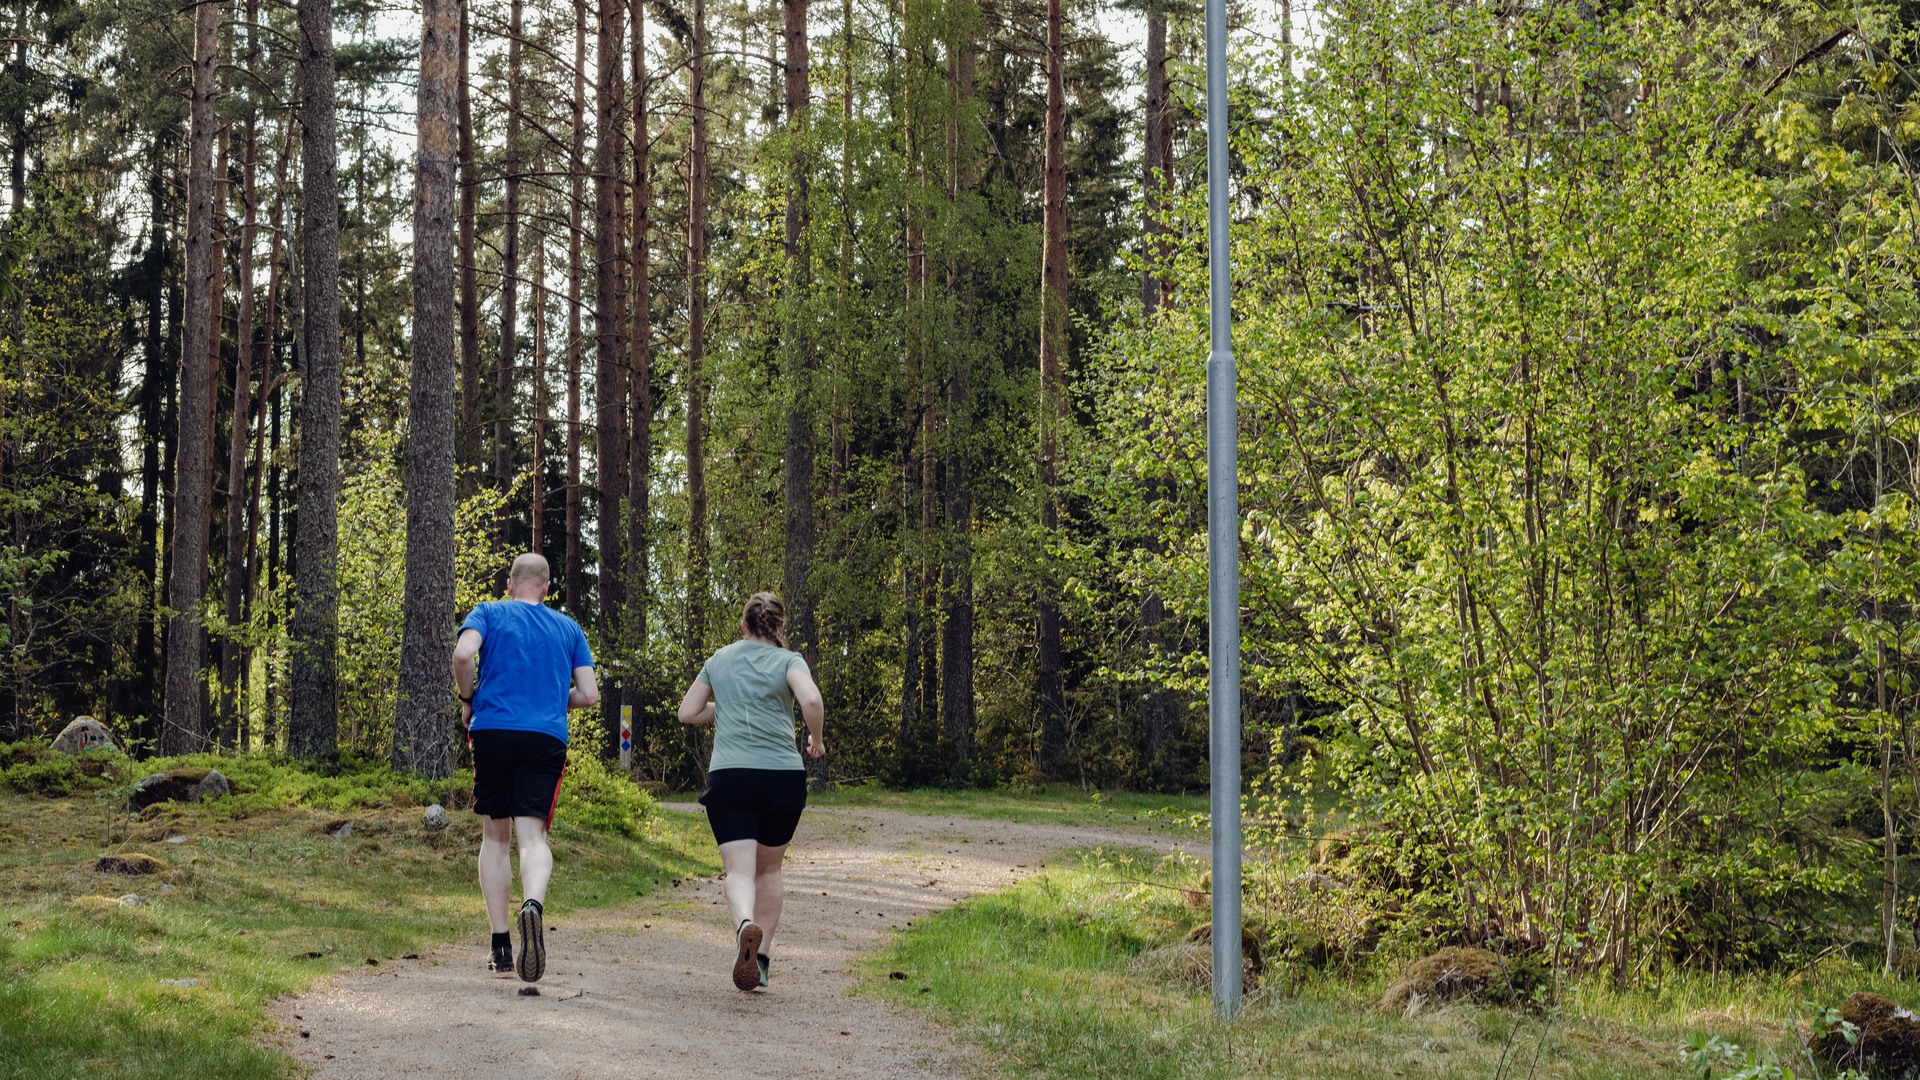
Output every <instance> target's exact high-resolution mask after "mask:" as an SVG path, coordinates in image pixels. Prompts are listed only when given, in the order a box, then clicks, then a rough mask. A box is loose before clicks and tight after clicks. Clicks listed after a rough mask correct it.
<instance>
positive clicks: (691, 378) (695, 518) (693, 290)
mask: <svg viewBox="0 0 1920 1080" xmlns="http://www.w3.org/2000/svg"><path fill="white" fill-rule="evenodd" d="M687 100H688V103H689V112H690V114H691V117H690V119H691V128H692V131H691V137H692V143H691V145H689V146H688V148H687V655H688V663H689V664H690V665H691V666H692V668H693V669H694V670H698V668H699V665H700V664H701V663H702V662H703V661H704V660H705V658H706V652H707V643H706V627H707V623H706V613H707V599H708V598H707V591H708V588H709V584H708V580H707V575H708V554H707V451H706V407H707V392H706V385H705V380H706V373H705V371H704V370H702V369H703V368H704V366H705V362H706V355H707V164H708V163H707V4H706V0H693V43H692V55H691V56H690V57H689V58H688V63H687ZM689 674H691V673H689Z"/></svg>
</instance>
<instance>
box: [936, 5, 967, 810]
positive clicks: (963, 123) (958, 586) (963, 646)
mask: <svg viewBox="0 0 1920 1080" xmlns="http://www.w3.org/2000/svg"><path fill="white" fill-rule="evenodd" d="M962 17H963V18H964V17H965V16H962ZM975 49H976V45H975V41H974V36H973V28H972V26H971V25H964V27H963V29H962V31H961V32H960V33H959V34H956V35H955V37H954V39H953V40H952V42H951V44H950V46H949V48H948V80H949V86H950V91H951V96H952V98H953V102H954V112H953V114H952V115H951V116H950V118H949V120H948V123H947V176H948V188H947V198H948V201H949V202H950V203H951V204H952V206H953V210H954V220H955V221H956V222H958V223H959V225H958V229H961V230H964V229H965V228H966V227H967V225H966V223H967V220H968V215H967V213H966V212H965V208H964V204H965V200H966V198H967V196H968V194H969V192H970V190H971V188H972V185H973V184H974V182H975V175H976V173H975V170H974V167H973V164H972V162H973V160H974V140H973V139H972V138H971V135H972V132H973V128H972V121H971V117H970V116H969V114H968V109H969V107H970V105H971V103H972V101H973V96H974V83H975V77H974V61H975ZM955 239H956V240H958V237H956V238H955ZM947 252H948V254H947V294H948V295H949V296H950V297H951V298H952V299H953V302H954V305H955V309H954V310H955V318H953V320H952V325H951V327H950V329H949V331H948V334H947V340H948V342H949V351H950V353H951V356H952V362H951V363H950V364H949V365H948V367H947V373H946V386H945V388H944V391H945V392H944V397H945V406H946V410H945V411H946V439H945V441H944V444H943V449H944V453H943V455H942V466H943V468H942V473H943V475H942V479H941V491H940V495H941V508H940V510H941V516H942V518H943V519H944V521H945V523H946V537H945V543H943V544H942V545H941V548H942V554H943V555H944V558H943V560H942V563H941V570H940V596H941V602H942V611H941V619H940V717H941V723H942V737H943V741H944V742H945V744H946V752H945V753H944V754H942V755H941V757H942V760H944V761H945V762H946V763H947V768H948V769H949V770H950V777H951V779H953V780H955V781H958V782H965V781H966V779H967V776H968V771H969V768H970V766H971V764H972V759H973V729H974V702H973V417H972V410H973V386H972V383H973V378H972V375H973V333H972V329H973V319H974V308H975V305H974V289H973V267H972V266H971V265H970V263H969V261H968V259H967V257H966V252H965V248H964V247H963V245H962V244H960V243H958V242H955V243H952V244H950V245H949V246H948V248H947Z"/></svg>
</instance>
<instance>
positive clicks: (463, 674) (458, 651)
mask: <svg viewBox="0 0 1920 1080" xmlns="http://www.w3.org/2000/svg"><path fill="white" fill-rule="evenodd" d="M479 655H480V631H478V630H474V629H471V628H469V629H465V630H462V631H460V640H459V641H457V642H455V643H454V645H453V692H454V693H456V694H458V695H460V726H461V727H466V726H468V725H470V724H472V723H473V669H474V658H475V657H477V656H479Z"/></svg>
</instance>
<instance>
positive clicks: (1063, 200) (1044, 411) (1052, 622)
mask: <svg viewBox="0 0 1920 1080" xmlns="http://www.w3.org/2000/svg"><path fill="white" fill-rule="evenodd" d="M1062 24H1063V15H1062V12H1061V0H1047V112H1046V124H1045V128H1046V131H1045V140H1046V188H1045V193H1044V198H1043V200H1042V206H1041V217H1042V232H1043V234H1044V237H1045V239H1044V242H1043V246H1042V248H1041V259H1040V532H1041V535H1042V536H1043V537H1045V538H1047V539H1051V538H1052V536H1053V534H1054V533H1055V532H1057V531H1059V528H1060V507H1059V496H1058V490H1057V489H1058V488H1059V485H1060V466H1059V455H1060V426H1061V423H1062V421H1063V417H1064V413H1065V409H1064V407H1063V404H1064V401H1065V395H1066V353H1067V170H1066V114H1067V92H1066V79H1065V67H1066V49H1065V46H1064V45H1063V44H1062V40H1061V39H1062V30H1063V25H1062ZM1051 561H1052V560H1050V559H1043V560H1042V566H1041V568H1040V603H1039V618H1038V620H1037V621H1038V624H1039V625H1038V637H1039V673H1038V674H1039V678H1038V686H1037V687H1036V689H1037V690H1038V697H1039V706H1040V753H1041V761H1040V766H1041V770H1042V771H1043V772H1045V773H1047V774H1048V775H1054V774H1055V773H1056V770H1057V769H1058V768H1059V767H1060V765H1061V763H1062V762H1061V758H1062V756H1063V754H1064V751H1065V748H1066V747H1065V744H1066V728H1065V718H1066V717H1065V713H1066V708H1065V691H1064V688H1063V687H1062V685H1061V674H1060V600H1059V596H1058V584H1057V582H1055V580H1054V574H1053V568H1052V566H1051Z"/></svg>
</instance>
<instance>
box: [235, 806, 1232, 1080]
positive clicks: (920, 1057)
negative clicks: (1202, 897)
mask: <svg viewBox="0 0 1920 1080" xmlns="http://www.w3.org/2000/svg"><path fill="white" fill-rule="evenodd" d="M680 809H682V810H683V811H684V810H693V811H697V810H698V808H697V807H681V808H680ZM1101 846H1107V847H1116V848H1125V849H1132V850H1140V849H1145V850H1148V851H1151V852H1154V853H1156V854H1159V853H1166V852H1171V851H1175V850H1185V851H1188V852H1189V853H1195V854H1198V853H1200V852H1202V851H1204V847H1205V838H1204V836H1202V835H1199V834H1196V833H1194V832H1193V831H1191V830H1185V829H1178V830H1176V829H1170V828H1169V827H1167V826H1165V825H1158V826H1156V825H1155V823H1153V822H1147V823H1144V824H1141V825H1138V826H1134V827H1127V828H1111V827H1109V828H1097V827H1089V826H1088V825H1086V824H1083V823H1059V822H1045V823H1034V822H1022V821H1006V820H1000V821H987V820H980V819H978V818H974V817H960V816H947V815H934V816H928V815H926V814H923V813H922V814H911V813H902V812H898V811H893V810H882V809H865V808H842V807H819V808H815V809H811V810H809V811H808V813H807V815H806V816H805V818H804V819H803V820H802V822H801V827H800V833H799V835H798V836H797V837H796V838H795V840H794V844H793V848H792V853H791V854H790V856H789V859H788V873H787V880H788V899H787V906H786V913H785V915H784V917H783V918H782V921H781V923H780V928H779V934H778V937H777V938H776V940H775V942H774V951H773V957H774V966H773V981H772V986H771V987H770V988H768V989H766V990H761V991H756V992H753V993H741V992H740V991H738V990H736V989H734V988H733V985H732V983H731V982H730V980H729V975H728V972H729V967H730V964H731V963H732V959H733V941H732V938H731V936H730V934H729V932H728V927H727V917H726V915H725V913H724V910H723V907H722V901H721V895H720V884H719V880H718V878H714V877H702V878H690V879H682V880H679V881H678V882H676V884H675V885H674V886H673V887H672V888H670V889H667V890H665V891H663V892H662V893H657V894H654V895H652V896H648V897H646V898H643V899H641V900H639V901H638V902H636V903H634V904H631V905H628V906H626V907H623V908H618V909H599V910H591V911H585V912H578V913H574V912H568V911H566V910H565V909H564V908H560V907H557V906H556V907H555V908H554V910H553V911H552V912H551V914H550V917H549V920H548V921H549V925H548V929H547V949H548V972H547V975H546V977H545V978H543V979H542V980H541V981H540V982H539V983H538V984H535V985H534V987H533V988H534V989H537V990H538V995H537V996H527V995H524V994H523V993H522V990H523V987H525V986H526V985H527V984H524V983H521V982H520V981H519V980H517V979H515V978H512V977H510V976H493V975H489V974H487V973H486V972H485V971H484V967H485V961H486V949H485V938H484V937H483V936H482V935H481V934H479V933H477V932H476V933H475V934H473V935H470V937H469V939H468V940H465V941H461V942H458V943H455V944H450V945H447V946H444V947H441V948H438V949H434V950H431V951H429V952H426V953H424V954H422V956H421V958H420V959H417V960H398V961H394V962H390V963H387V964H383V965H381V966H379V967H378V968H368V969H364V970H356V971H351V972H348V973H343V974H341V975H339V976H337V977H335V978H333V979H330V980H328V981H326V982H324V983H323V984H321V985H319V986H317V987H315V988H314V990H312V991H311V992H309V993H306V994H302V995H300V996H298V997H293V998H288V999H285V1000H283V1001H281V1002H280V1003H279V1004H278V1005H277V1006H276V1007H275V1009H274V1010H273V1013H274V1016H275V1018H276V1019H277V1020H278V1021H279V1022H280V1024H281V1025H282V1029H283V1030H282V1031H280V1032H279V1033H277V1034H276V1035H275V1036H274V1037H273V1039H272V1043H271V1044H272V1045H275V1046H278V1047H279V1048H281V1049H284V1050H285V1051H286V1052H288V1053H290V1054H292V1055H293V1056H294V1057H295V1058H296V1059H298V1060H299V1061H300V1062H302V1063H303V1064H305V1065H307V1066H308V1067H309V1068H311V1069H312V1070H313V1075H314V1076H316V1077H319V1078H345V1077H384V1076H396V1075H409V1076H418V1077H462V1078H465V1077H487V1076H501V1077H513V1078H515V1080H541V1078H549V1077H551V1078H561V1077H590V1076H605V1075H609V1070H610V1069H612V1070H617V1071H618V1072H619V1073H620V1074H621V1075H630V1076H641V1077H649V1076H661V1077H667V1076H672V1077H683V1076H694V1075H698V1076H759V1075H772V1074H776V1073H777V1074H778V1075H781V1076H789V1077H913V1076H919V1077H956V1076H975V1075H987V1074H996V1073H998V1072H999V1069H998V1068H996V1067H995V1066H993V1065H991V1064H989V1063H988V1061H987V1060H985V1059H984V1058H983V1057H982V1055H981V1052H980V1051H979V1050H977V1049H974V1048H971V1047H968V1046H965V1045H962V1044H961V1043H959V1042H957V1041H956V1040H955V1039H954V1038H953V1036H952V1035H950V1034H949V1033H948V1031H947V1030H946V1029H944V1028H942V1027H940V1026H938V1025H936V1024H935V1023H933V1022H932V1021H931V1019H929V1018H928V1017H927V1016H925V1015H924V1014H923V1013H922V1012H921V1011H919V1010H912V1009H902V1008H899V1007H897V1006H894V1005H891V1004H889V1003H887V1002H885V1001H883V1000H880V999H878V998H876V997H874V996H871V995H857V994H852V993H850V992H851V991H853V990H854V989H855V988H856V987H857V986H858V985H859V984H861V983H862V982H863V981H865V980H866V978H868V977H869V976H870V973H863V970H862V963H861V958H862V957H863V956H867V955H869V954H872V953H874V952H876V951H877V950H879V949H881V948H882V947H883V946H884V945H885V944H886V942H887V941H888V940H889V937H890V935H892V934H894V933H895V932H897V931H905V930H906V929H907V928H908V927H909V926H911V924H912V923H913V922H914V921H915V920H918V919H922V918H924V917H925V916H927V915H928V914H930V913H933V912H936V911H939V910H941V909H944V908H948V907H950V906H951V905H953V904H955V903H956V902H959V901H962V900H965V899H966V898H968V897H973V896H977V895H980V894H985V893H992V892H997V891H1001V890H1005V889H1007V888H1009V887H1011V886H1014V885H1017V884H1018V883H1020V882H1021V881H1023V880H1026V879H1029V878H1031V877H1033V876H1035V875H1037V874H1039V873H1041V872H1042V871H1043V870H1044V869H1045V868H1046V867H1047V865H1048V862H1049V860H1051V859H1054V858H1055V857H1056V856H1057V855H1058V854H1059V853H1061V852H1064V851H1067V850H1085V849H1088V848H1092V847H1101ZM557 856H558V868H557V870H556V878H558V877H559V876H562V875H564V874H565V873H566V872H567V867H566V851H565V850H564V848H562V849H560V850H559V851H558V852H557Z"/></svg>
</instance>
